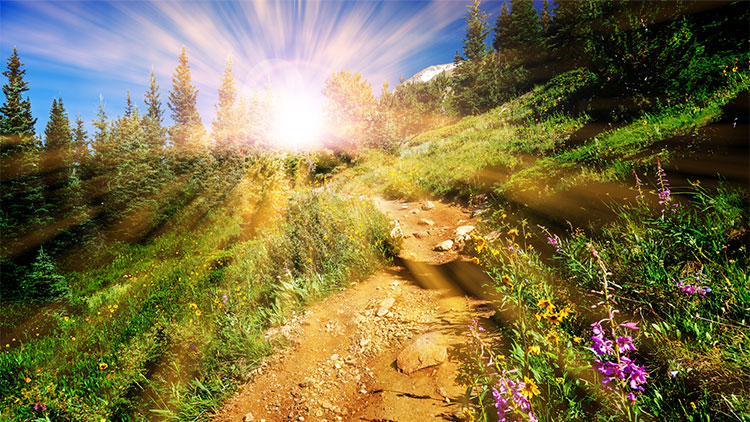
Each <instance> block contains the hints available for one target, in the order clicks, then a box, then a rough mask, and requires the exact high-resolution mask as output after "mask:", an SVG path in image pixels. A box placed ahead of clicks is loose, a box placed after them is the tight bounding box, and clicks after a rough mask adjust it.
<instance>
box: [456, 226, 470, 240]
mask: <svg viewBox="0 0 750 422" xmlns="http://www.w3.org/2000/svg"><path fill="white" fill-rule="evenodd" d="M473 231H474V226H460V227H458V228H456V230H455V231H454V232H453V238H454V239H455V240H456V242H460V241H464V242H465V241H467V240H469V239H470V238H471V236H469V233H471V232H473Z"/></svg>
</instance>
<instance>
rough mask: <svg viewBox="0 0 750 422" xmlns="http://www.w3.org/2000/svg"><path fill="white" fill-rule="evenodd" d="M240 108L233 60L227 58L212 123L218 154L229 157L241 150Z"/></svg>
mask: <svg viewBox="0 0 750 422" xmlns="http://www.w3.org/2000/svg"><path fill="white" fill-rule="evenodd" d="M240 111H241V110H240V109H239V107H238V103H237V87H236V82H235V79H234V75H233V74H232V60H231V59H229V58H227V63H226V67H225V68H224V76H223V77H222V78H221V86H220V87H219V104H217V105H216V117H215V118H214V121H213V122H212V123H211V128H212V130H213V138H214V142H216V145H215V149H216V154H217V156H219V157H221V158H229V157H230V156H235V157H236V156H237V155H238V154H239V152H240V136H241V128H240V124H241V122H240V118H241V115H240Z"/></svg>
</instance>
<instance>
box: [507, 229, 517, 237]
mask: <svg viewBox="0 0 750 422" xmlns="http://www.w3.org/2000/svg"><path fill="white" fill-rule="evenodd" d="M508 235H509V236H518V229H510V230H508Z"/></svg>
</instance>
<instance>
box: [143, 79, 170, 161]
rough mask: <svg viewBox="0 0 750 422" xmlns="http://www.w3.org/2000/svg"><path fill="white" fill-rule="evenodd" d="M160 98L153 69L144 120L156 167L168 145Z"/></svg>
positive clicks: (146, 96)
mask: <svg viewBox="0 0 750 422" xmlns="http://www.w3.org/2000/svg"><path fill="white" fill-rule="evenodd" d="M159 96H160V94H159V84H158V83H157V82H156V75H154V71H153V69H152V70H151V75H150V76H149V88H148V91H146V94H145V95H144V97H145V98H144V100H143V102H144V103H145V104H146V115H145V116H144V118H143V125H144V130H145V132H146V141H147V143H148V144H149V145H150V149H151V154H152V158H153V159H154V165H155V166H156V165H158V164H159V163H160V162H161V158H162V154H164V148H165V147H166V144H167V137H166V135H167V130H166V129H165V128H164V127H163V126H162V122H163V121H164V110H163V109H162V107H161V99H160V98H159Z"/></svg>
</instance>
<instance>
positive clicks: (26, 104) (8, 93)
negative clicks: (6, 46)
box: [0, 48, 36, 136]
mask: <svg viewBox="0 0 750 422" xmlns="http://www.w3.org/2000/svg"><path fill="white" fill-rule="evenodd" d="M21 66H23V63H21V60H20V59H19V58H18V50H17V49H16V48H13V54H12V55H11V56H10V57H9V58H8V70H6V71H4V72H3V75H5V77H7V78H8V82H7V83H6V84H4V85H3V93H4V94H5V102H4V103H3V105H2V106H1V107H0V135H10V134H13V135H32V136H33V135H34V124H36V119H35V118H33V117H32V116H31V102H30V101H29V98H28V97H26V99H25V100H24V99H23V98H22V96H23V93H24V92H26V91H28V90H29V84H28V82H26V81H24V80H23V76H24V75H25V74H26V70H25V69H21Z"/></svg>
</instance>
